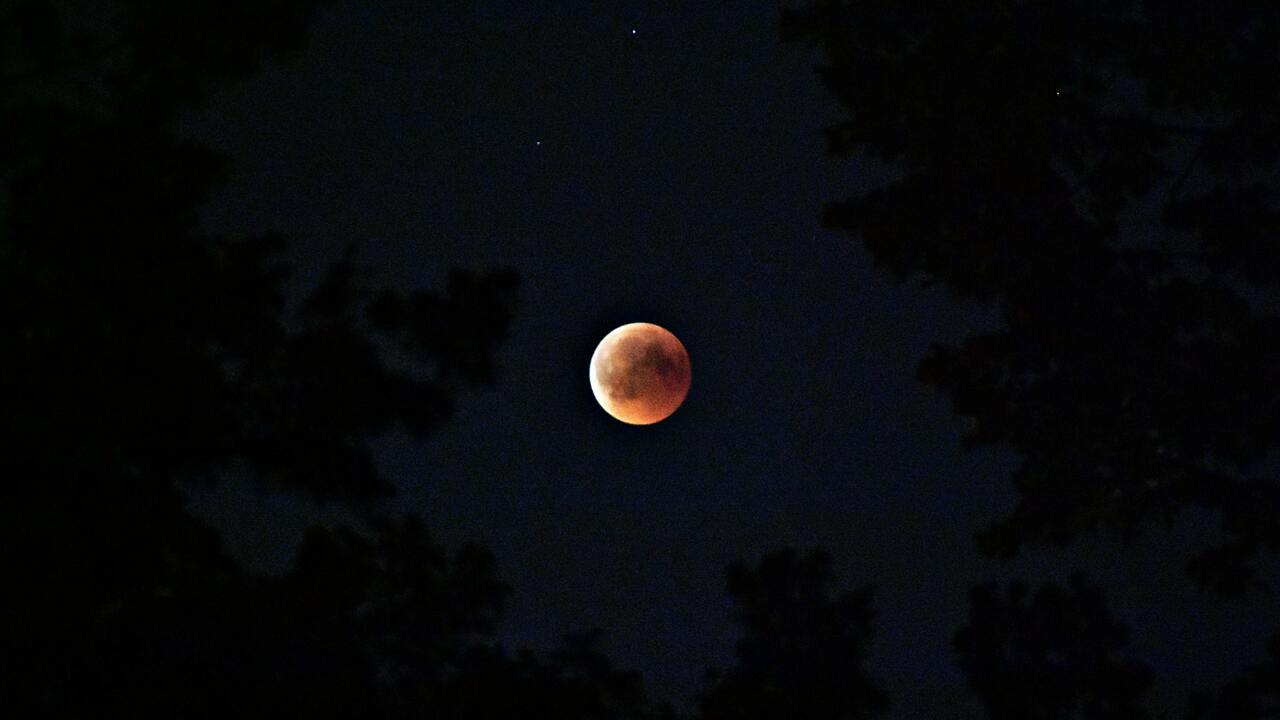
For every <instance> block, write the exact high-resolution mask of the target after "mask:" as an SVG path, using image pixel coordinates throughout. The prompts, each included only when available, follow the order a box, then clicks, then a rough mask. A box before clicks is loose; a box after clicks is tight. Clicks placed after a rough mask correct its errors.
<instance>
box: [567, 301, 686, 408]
mask: <svg viewBox="0 0 1280 720" xmlns="http://www.w3.org/2000/svg"><path fill="white" fill-rule="evenodd" d="M589 374H590V377H591V392H593V393H595V396H596V402H598V403H600V407H602V408H604V411H605V412H607V413H609V414H610V415H612V416H614V417H615V418H617V419H619V420H621V421H622V422H624V423H629V424H631V425H652V424H653V423H656V422H658V421H660V420H664V419H666V418H667V417H669V416H670V415H671V413H673V412H675V411H676V408H678V407H680V403H682V402H684V398H685V396H686V395H688V394H689V381H690V379H691V378H692V373H691V372H690V368H689V353H688V352H687V351H686V350H685V349H684V345H683V344H681V343H680V340H679V339H678V338H677V337H676V336H675V335H672V334H671V333H670V332H669V331H667V330H666V329H665V328H662V327H659V326H658V325H654V324H652V323H643V322H639V323H629V324H627V325H623V326H622V327H619V328H616V329H614V330H613V331H612V332H610V333H609V334H608V335H605V336H604V339H603V340H601V341H600V344H599V345H597V346H596V351H595V353H593V354H592V355H591V370H590V373H589Z"/></svg>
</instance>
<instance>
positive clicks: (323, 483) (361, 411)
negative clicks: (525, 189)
mask: <svg viewBox="0 0 1280 720" xmlns="http://www.w3.org/2000/svg"><path fill="white" fill-rule="evenodd" d="M315 4H316V3H314V2H311V1H310V0H274V1H268V2H257V1H255V2H249V1H248V0H237V1H235V2H222V1H220V0H219V1H217V2H215V1H213V0H199V1H197V2H188V3H177V4H174V3H169V4H165V3H152V2H141V1H136V2H134V1H126V0H121V1H120V2H116V3H78V4H77V3H74V2H73V3H65V2H60V3H53V2H47V1H44V0H24V1H23V2H12V3H5V4H4V5H3V6H0V38H2V39H3V42H0V48H2V50H0V131H2V132H3V134H4V136H5V137H6V142H5V143H4V144H3V146H2V147H0V180H2V181H3V183H4V192H3V193H2V194H0V212H2V214H3V221H2V222H0V338H2V341H0V345H2V347H3V350H0V397H2V398H3V403H4V405H3V413H2V414H0V423H2V425H0V436H3V437H4V438H5V453H3V455H2V456H0V477H2V478H3V489H4V493H5V497H4V503H3V507H4V518H3V520H4V521H3V522H2V523H0V528H2V529H0V561H3V567H4V572H5V580H6V583H5V585H6V587H7V591H6V593H5V594H4V596H3V600H0V611H3V616H4V620H3V626H2V627H0V630H2V631H3V632H2V635H3V640H0V643H2V645H0V647H2V648H3V652H0V658H3V660H0V663H2V664H0V673H2V674H0V687H3V694H4V697H5V701H4V704H5V707H6V710H8V711H11V712H17V713H19V714H22V715H32V716H47V715H50V714H55V715H72V716H100V715H109V714H113V713H114V712H120V713H127V714H128V715H162V716H167V717H226V716H229V715H232V714H237V715H238V714H243V713H244V712H245V711H246V708H253V712H254V713H255V714H258V713H261V714H269V713H276V714H279V715H289V716H294V715H306V716H314V717H350V716H354V715H357V714H359V715H361V716H365V717H370V716H372V717H379V716H384V717H391V716H397V715H400V716H404V715H405V712H404V708H403V704H402V703H401V702H400V700H401V699H402V695H403V687H404V686H405V684H406V681H405V676H406V675H409V674H412V675H413V676H414V678H415V682H418V683H423V682H428V681H429V680H430V679H431V678H435V677H440V676H443V675H445V674H447V673H448V672H453V671H451V670H448V666H449V665H450V663H456V662H458V660H459V658H460V657H461V656H462V654H463V652H464V650H466V648H468V647H470V646H471V645H474V644H476V643H478V642H480V641H479V640H478V639H477V638H479V636H481V635H483V633H484V632H486V631H487V630H488V629H489V627H490V623H491V622H492V620H493V617H494V615H495V614H496V613H497V612H498V610H499V609H500V607H501V602H502V599H503V598H504V597H505V594H506V589H505V587H504V586H503V585H502V584H501V583H499V582H497V581H496V580H495V579H494V578H493V576H492V567H491V563H490V561H489V558H488V556H487V555H486V554H484V553H483V552H482V551H480V550H479V549H477V548H474V547H466V548H463V549H462V550H460V551H459V552H458V554H457V555H456V556H454V557H452V558H446V556H445V555H444V554H443V553H442V552H441V551H440V550H439V549H438V548H436V547H435V546H434V545H432V544H431V542H430V540H429V538H428V537H427V536H426V534H425V532H424V531H423V530H422V528H421V527H419V526H418V524H417V523H416V522H415V521H413V520H412V519H411V518H391V517H381V516H378V515H377V514H374V513H372V512H371V510H370V508H371V506H370V505H368V501H370V500H373V499H376V498H378V497H381V496H385V495H386V494H387V493H388V492H389V491H390V489H391V488H390V485H389V484H388V482H387V481H386V479H385V478H383V477H381V476H380V475H379V474H378V472H377V470H376V468H375V466H374V464H373V462H372V459H371V456H370V452H369V449H368V441H369V440H370V439H372V438H374V437H376V436H378V435H380V434H382V433H384V432H386V431H388V430H390V429H392V428H401V429H404V430H406V431H408V432H410V433H414V434H416V435H419V436H421V435H424V434H426V433H427V432H429V431H430V430H432V429H433V428H434V427H435V426H436V425H437V424H438V423H439V422H441V421H443V420H444V419H445V418H446V417H447V416H448V414H449V412H450V409H451V407H452V403H453V402H454V398H455V396H456V395H457V394H458V392H459V391H460V390H462V389H463V388H464V387H466V386H467V385H469V384H474V383H482V382H487V381H491V380H492V378H493V367H492V364H491V357H492V352H493V350H494V348H495V347H496V345H497V343H498V342H500V340H501V339H502V337H503V336H504V334H505V331H506V326H507V324H508V321H509V319H510V317H511V313H512V307H513V297H514V290H515V286H516V278H515V275H514V274H513V273H512V272H510V271H507V270H499V271H491V272H484V273H478V272H470V271H456V272H454V273H452V274H451V275H450V276H449V278H448V282H447V286H446V287H445V289H444V290H443V291H441V292H436V291H429V290H418V291H413V292H409V293H403V292H400V291H396V290H393V289H389V288H379V287H375V286H372V285H370V284H369V283H368V282H367V281H366V280H365V279H364V278H363V276H362V274H361V272H360V270H359V268H358V267H357V264H356V261H355V259H354V257H352V256H348V257H347V258H346V259H344V260H343V261H341V262H339V263H337V264H335V265H334V266H333V267H332V268H331V270H330V272H329V274H328V276H327V277H326V279H325V280H324V282H323V283H322V284H321V285H320V286H319V287H318V288H317V289H316V291H315V292H314V293H313V294H311V295H310V297H309V298H307V299H306V300H305V302H303V303H302V304H301V307H300V309H299V311H298V312H297V313H296V314H295V313H293V312H292V310H291V309H290V306H291V303H290V302H287V300H286V298H285V297H284V296H283V293H282V290H281V282H282V280H283V279H284V277H285V272H286V270H285V266H284V264H283V261H282V259H281V258H282V257H283V254H282V252H283V250H284V249H285V244H284V241H283V239H282V238H280V237H278V236H274V235H268V236H265V237H257V238H247V239H239V238H221V237H209V236H206V235H203V234H201V233H200V232H199V231H198V230H197V227H196V221H195V218H196V210H197V208H198V207H199V205H200V204H201V203H202V202H203V201H204V199H205V198H206V197H207V196H208V195H209V194H210V193H211V192H213V191H214V190H216V189H217V187H218V185H219V183H220V182H221V179H222V177H223V175H224V173H225V164H226V163H225V160H224V159H223V158H221V157H219V156H218V155H217V154H215V153H213V152H212V151H210V150H209V149H207V148H204V147H201V146H198V145H195V144H192V143H190V142H187V141H183V140H180V139H179V138H178V137H177V136H176V135H175V134H174V131H173V120H174V118H175V116H176V113H177V112H178V111H179V110H181V109H182V108H184V107H189V106H190V105H191V104H193V103H196V102H198V101H199V100H200V99H201V98H202V97H203V96H204V94H205V93H206V92H207V91H208V89H209V88H210V87H213V86H215V85H216V84H218V83H222V82H226V81H230V80H234V79H236V78H239V77H242V76H244V75H245V74H247V73H248V72H250V71H252V70H253V69H254V67H255V66H256V64H257V63H258V61H259V60H260V59H261V57H263V56H264V54H266V53H270V52H278V51H282V50H288V49H292V48H296V47H298V46H299V44H300V43H301V41H302V39H303V36H304V29H305V23H306V21H307V19H308V17H309V16H310V14H311V11H312V10H313V9H314V6H315ZM231 472H234V473H237V474H247V475H249V476H251V477H253V478H255V479H256V480H257V481H258V482H259V483H260V484H261V485H262V486H264V487H268V488H276V489H283V490H287V491H292V492H300V493H306V494H309V495H311V496H314V497H317V498H320V499H325V500H334V501H341V502H346V503H350V504H352V506H353V507H354V508H356V509H357V510H359V511H361V512H363V513H365V514H366V517H367V518H368V520H367V522H366V523H365V524H364V525H363V526H361V527H351V528H336V529H329V530H324V529H319V528H317V529H314V530H313V531H312V532H311V533H310V534H309V535H308V537H307V539H306V542H305V543H304V545H303V547H302V549H301V551H300V555H299V558H298V565H297V567H296V568H295V569H294V570H293V572H291V573H289V574H287V575H285V576H283V577H256V576H253V575H250V574H248V573H246V572H245V571H243V570H242V569H241V568H240V567H238V566H237V564H236V563H235V562H234V561H233V560H232V559H231V558H230V557H228V556H227V555H226V554H225V553H224V552H223V551H222V549H221V547H220V545H219V541H218V537H217V535H216V533H215V532H214V531H213V530H212V529H211V528H209V527H207V526H206V525H205V524H204V523H203V522H202V521H201V520H199V519H198V518H196V517H194V516H192V515H191V514H190V513H188V512H187V510H186V509H185V507H184V504H183V497H182V494H181V492H180V490H179V487H180V484H182V483H189V482H216V481H218V480H219V478H221V477H223V476H224V475H225V474H227V473H231ZM418 712H419V713H420V712H421V709H420V708H419V709H418Z"/></svg>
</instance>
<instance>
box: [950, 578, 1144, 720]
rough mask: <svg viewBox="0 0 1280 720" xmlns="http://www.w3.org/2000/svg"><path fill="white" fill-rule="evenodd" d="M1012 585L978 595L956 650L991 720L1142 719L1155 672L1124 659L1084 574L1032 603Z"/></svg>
mask: <svg viewBox="0 0 1280 720" xmlns="http://www.w3.org/2000/svg"><path fill="white" fill-rule="evenodd" d="M1027 594H1028V588H1027V586H1026V585H1025V584H1023V583H1014V584H1012V585H1010V587H1009V589H1008V590H1007V591H1006V592H1005V593H1004V594H1003V596H1002V594H1001V593H1000V591H999V589H998V588H997V587H996V586H995V585H994V584H986V585H980V586H978V587H977V588H975V589H974V591H973V598H972V600H973V604H972V608H971V611H970V618H969V624H968V625H966V626H965V627H963V628H962V629H961V630H960V631H959V632H958V633H957V634H956V640H955V645H956V650H957V652H958V653H959V656H960V665H961V667H962V668H963V669H964V672H965V675H967V676H968V678H969V685H970V687H972V688H973V690H974V692H976V693H977V695H978V697H980V698H981V699H982V701H983V702H984V703H985V704H986V706H987V710H988V712H989V713H990V717H991V718H992V719H993V720H1006V719H1007V720H1051V719H1058V718H1061V719H1066V718H1080V719H1081V720H1122V719H1129V720H1142V719H1143V718H1146V717H1147V714H1146V712H1145V711H1143V710H1142V708H1141V700H1142V698H1143V696H1144V695H1145V694H1146V692H1147V690H1148V689H1149V687H1150V685H1151V674H1150V672H1149V671H1148V670H1147V669H1146V668H1145V667H1143V666H1142V665H1141V664H1140V663H1138V662H1136V661H1133V660H1129V659H1126V658H1124V657H1123V656H1122V655H1121V654H1120V651H1121V650H1122V649H1123V648H1124V645H1125V642H1126V632H1125V630H1124V627H1123V626H1121V625H1119V624H1117V623H1115V622H1113V621H1112V620H1111V618H1110V616H1109V614H1108V613H1107V610H1106V607H1105V603H1104V601H1103V598H1102V593H1101V592H1100V591H1099V590H1098V589H1097V588H1094V587H1092V586H1090V585H1089V584H1088V583H1087V582H1085V580H1084V578H1083V577H1082V576H1079V575H1077V576H1074V577H1072V579H1071V586H1070V587H1069V588H1061V587H1058V586H1057V585H1047V586H1046V587H1044V588H1042V589H1041V590H1040V591H1038V592H1037V593H1036V594H1035V595H1034V596H1033V597H1030V598H1028V596H1027Z"/></svg>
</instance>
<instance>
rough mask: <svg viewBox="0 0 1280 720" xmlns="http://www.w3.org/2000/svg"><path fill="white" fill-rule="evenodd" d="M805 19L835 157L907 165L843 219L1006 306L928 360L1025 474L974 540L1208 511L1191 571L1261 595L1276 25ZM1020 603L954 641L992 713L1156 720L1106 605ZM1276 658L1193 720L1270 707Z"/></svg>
mask: <svg viewBox="0 0 1280 720" xmlns="http://www.w3.org/2000/svg"><path fill="white" fill-rule="evenodd" d="M793 5H795V6H797V7H796V9H792V10H789V11H787V12H785V14H784V23H783V24H784V30H785V34H786V35H787V36H788V37H790V38H791V39H794V40H807V41H811V42H815V43H816V44H818V45H820V46H821V48H822V49H823V51H824V54H825V61H824V63H823V64H822V65H821V66H820V67H818V69H817V70H818V74H819V75H820V77H821V79H822V81H823V82H824V83H825V84H826V86H827V87H828V88H829V90H830V91H831V92H832V93H833V94H834V95H835V97H836V98H837V99H838V100H839V101H840V102H841V103H842V105H843V107H844V109H845V111H846V115H845V117H844V118H843V119H842V120H841V121H840V122H839V123H837V124H835V125H834V126H832V127H830V128H829V129H828V130H827V139H828V141H829V145H830V148H831V150H832V151H833V152H834V153H836V154H839V155H843V156H848V157H851V158H855V159H857V160H859V161H865V162H879V163H884V164H886V165H887V166H888V167H890V168H892V169H893V170H894V171H895V172H896V175H895V177H894V178H893V179H891V180H890V181H888V182H886V183H885V184H883V185H881V186H880V187H877V188H874V189H872V190H871V191H870V192H867V193H865V194H862V195H859V196H856V197H851V198H848V199H846V200H843V201H839V202H834V203H832V204H830V205H829V206H828V207H827V209H826V211H825V220H826V223H827V224H828V225H829V226H831V227H835V228H840V229H844V230H846V231H848V232H849V233H850V234H851V235H853V236H855V237H857V238H859V239H860V240H861V241H862V242H863V243H864V245H865V246H866V248H867V249H868V250H869V251H870V253H871V254H872V255H873V256H874V258H875V259H876V261H877V262H879V263H880V264H881V265H883V266H885V267H886V268H888V269H889V270H891V271H892V272H893V273H895V274H896V275H897V276H899V277H901V278H904V279H917V280H921V281H923V282H925V283H940V284H942V285H944V286H946V287H947V288H948V289H949V290H950V291H951V292H952V293H954V294H955V295H956V296H958V297H961V298H966V299H974V300H979V301H983V302H987V303H990V304H992V305H995V306H996V307H998V308H999V310H1000V312H1001V315H1002V318H1003V327H1002V328H1001V329H999V330H996V331H993V332H989V333H985V334H982V335H978V336H973V337H969V338H967V339H966V340H964V341H963V342H962V343H961V344H959V346H937V347H935V348H934V349H933V350H932V351H931V352H930V353H929V355H928V356H927V357H925V358H924V359H923V361H922V362H921V363H920V365H919V367H918V375H919V377H920V379H921V380H923V381H924V382H926V383H928V384H931V385H934V386H936V387H938V388H940V389H941V390H942V391H944V392H945V393H946V394H947V395H948V396H949V397H950V399H951V401H952V403H953V405H954V408H955V410H956V412H957V413H958V414H960V415H961V416H963V417H965V418H966V420H967V427H968V432H967V434H966V437H965V440H966V443H967V444H968V445H971V446H972V445H985V444H1000V445H1004V446H1006V447H1010V448H1012V449H1013V450H1015V451H1016V452H1017V453H1018V454H1019V455H1020V456H1021V458H1022V462H1021V466H1020V467H1019V468H1018V469H1017V470H1016V472H1015V473H1014V475H1013V478H1012V479H1013V483H1014V485H1015V487H1016V488H1017V490H1018V493H1019V498H1020V499H1019V503H1018V505H1017V507H1016V508H1015V509H1014V510H1013V511H1012V513H1011V514H1009V515H1008V516H1007V517H1005V518H1003V519H1002V520H1000V521H998V522H997V523H995V524H994V526H992V527H989V528H987V529H986V530H984V531H983V532H981V533H979V535H978V542H979V547H980V548H981V549H982V550H983V551H984V552H985V553H987V554H989V555H993V556H996V557H1003V558H1008V557H1012V556H1013V555H1015V554H1016V553H1018V552H1019V551H1020V550H1022V549H1023V548H1025V547H1028V546H1032V545H1035V544H1037V543H1043V542H1050V543H1055V544H1067V543H1069V542H1071V541H1072V540H1073V539H1074V538H1075V537H1077V536H1078V535H1080V534H1081V533H1085V532H1093V531H1099V530H1100V531H1103V532H1105V533H1108V534H1110V535H1111V536H1113V537H1115V538H1118V539H1120V540H1121V541H1123V542H1125V543H1128V542H1131V541H1133V540H1135V539H1136V538H1137V537H1138V536H1139V534H1140V533H1141V532H1142V531H1143V530H1144V528H1147V527H1148V526H1150V525H1152V524H1153V523H1171V522H1172V521H1173V519H1174V518H1175V517H1176V516H1177V515H1178V514H1179V513H1183V512H1185V511H1187V510H1188V509H1192V508H1198V509H1202V510H1207V511H1208V512H1209V513H1210V514H1212V515H1216V516H1217V517H1218V518H1219V519H1220V526H1221V535H1220V540H1219V541H1218V542H1217V543H1216V544H1215V545H1214V546H1211V547H1207V548H1203V549H1202V550H1201V551H1199V552H1197V553H1195V554H1194V555H1193V556H1192V557H1189V558H1177V559H1179V560H1182V561H1183V562H1185V564H1186V567H1187V569H1188V570H1189V573H1190V575H1191V577H1192V578H1193V579H1194V580H1195V581H1196V582H1197V583H1198V584H1199V585H1201V586H1202V587H1205V588H1209V589H1212V590H1214V591H1216V592H1218V593H1220V594H1222V595H1226V596H1230V595H1237V594H1240V593H1243V592H1246V591H1248V590H1250V589H1255V588H1257V587H1258V586H1260V585H1261V582H1260V580H1259V565H1260V564H1261V563H1263V562H1265V561H1267V560H1268V559H1273V558H1274V555H1271V554H1269V553H1273V552H1274V551H1275V550H1277V549H1280V484H1278V483H1277V480H1276V477H1275V474H1274V470H1275V468H1274V460H1275V457H1276V455H1275V453H1276V449H1277V443H1280V386H1278V385H1277V384H1276V382H1275V368H1276V367H1277V366H1278V365H1280V317H1277V314H1276V312H1277V308H1278V307H1280V305H1278V304H1277V300H1278V297H1277V295H1276V290H1277V282H1278V281H1280V242H1278V240H1280V202H1278V195H1277V181H1280V85H1277V84H1276V83H1275V81H1274V78H1276V77H1277V76H1280V5H1277V4H1276V3H1274V2H1266V1H1264V0H1232V1H1230V2H1225V3H1197V2H1163V3H1151V2H1147V3H1139V2H1123V1H1122V2H1104V1H1102V0H1067V1H1065V2H1051V3H1041V2H1024V1H1023V0H989V1H988V0H983V1H982V2H950V3H933V2H912V1H908V2H901V1H899V0H815V1H811V2H800V3H796V4H793ZM1025 595H1026V589H1025V587H1022V586H1016V587H1014V588H1011V589H1010V591H1009V593H1008V595H1007V597H1005V598H1001V597H1000V596H999V595H998V593H996V592H995V590H994V589H993V588H990V587H985V586H984V587H981V588H979V589H978V590H977V591H976V593H975V596H974V598H973V601H974V617H973V620H972V623H971V625H970V626H969V627H968V628H966V629H965V630H964V631H962V632H961V634H960V636H959V638H958V641H957V646H958V648H959V650H960V653H961V657H962V661H963V663H964V665H965V668H966V670H967V672H968V673H969V676H970V680H971V683H972V685H973V687H974V689H975V690H976V691H977V692H978V694H979V695H980V696H981V697H982V698H983V700H984V701H985V702H986V704H987V706H988V708H989V710H990V711H991V714H992V716H993V717H1009V718H1024V717H1140V716H1141V713H1140V711H1139V710H1138V709H1137V704H1136V703H1137V701H1138V699H1139V698H1140V696H1141V694H1142V690H1143V689H1144V687H1145V683H1146V681H1145V679H1144V677H1145V676H1144V673H1143V672H1142V671H1141V670H1140V668H1139V667H1138V666H1136V665H1132V664H1126V663H1125V662H1123V661H1121V660H1119V659H1118V658H1117V657H1116V656H1115V655H1114V653H1115V651H1117V650H1118V649H1119V647H1120V645H1121V643H1122V641H1123V634H1122V633H1121V631H1120V628H1119V626H1117V625H1116V624H1114V623H1112V621H1111V620H1110V619H1109V618H1108V617H1107V616H1106V613H1105V612H1104V611H1103V609H1102V601H1101V597H1100V595H1099V594H1098V593H1097V591H1095V590H1093V589H1090V588H1087V587H1086V586H1084V585H1079V584H1077V585H1076V586H1074V588H1073V589H1072V590H1061V589H1057V588H1054V587H1050V588H1047V589H1045V590H1043V591H1042V592H1040V593H1039V594H1037V595H1036V596H1035V597H1034V598H1033V599H1031V600H1030V601H1029V602H1028V600H1027V599H1026V597H1025ZM1273 665H1274V663H1273V664H1272V665H1268V666H1264V667H1261V668H1258V669H1256V670H1255V671H1253V672H1251V673H1250V674H1248V675H1246V676H1245V677H1243V678H1242V679H1240V680H1239V681H1238V682H1236V683H1233V684H1231V685H1230V686H1228V687H1227V688H1225V689H1224V690H1223V691H1222V693H1221V694H1220V695H1218V696H1215V697H1213V698H1201V699H1200V701H1199V704H1198V706H1197V707H1198V710H1197V712H1198V713H1200V715H1198V716H1201V717H1261V716H1265V715H1262V714H1261V713H1264V712H1272V713H1274V712H1275V711H1276V710H1275V704H1274V702H1273V701H1274V698H1275V695H1274V693H1275V691H1274V689H1268V688H1274V687H1276V685H1275V684H1274V680H1275V677H1274V673H1273V672H1272V670H1273ZM1269 683H1270V684H1269ZM1269 702H1270V703H1272V704H1271V705H1269V706H1268V705H1267V703H1269ZM1263 708H1268V709H1266V710H1264V709H1263Z"/></svg>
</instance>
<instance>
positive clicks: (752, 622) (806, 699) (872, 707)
mask: <svg viewBox="0 0 1280 720" xmlns="http://www.w3.org/2000/svg"><path fill="white" fill-rule="evenodd" d="M830 564H831V560H830V557H829V556H828V555H827V554H826V553H824V552H822V551H813V552H810V553H808V554H806V555H800V554H798V553H797V552H796V551H795V550H794V549H785V550H782V551H780V552H778V553H775V554H773V555H770V556H768V557H766V558H764V559H763V560H761V561H760V564H759V566H758V567H756V568H747V567H746V566H744V565H742V564H741V563H739V564H735V565H734V566H732V567H731V568H730V569H729V583H728V586H729V594H730V595H731V596H733V598H734V600H735V602H736V604H737V606H738V612H739V617H738V621H739V623H740V624H741V625H742V626H743V637H742V639H741V640H740V641H739V642H738V651H737V655H738V662H737V664H736V665H734V666H733V667H732V668H731V669H729V670H728V671H726V672H723V673H712V674H711V676H710V679H711V680H712V685H711V687H710V688H709V689H708V690H707V692H706V694H705V695H704V697H703V698H702V702H701V709H702V717H703V718H705V720H720V719H721V718H724V719H726V720H727V719H728V718H735V719H736V720H751V719H753V718H759V719H760V720H764V719H765V718H794V719H795V720H819V719H829V720H852V719H854V718H870V717H875V716H877V715H881V714H883V713H885V712H886V711H887V710H888V707H889V700H888V697H887V696H886V695H885V693H884V691H883V690H881V689H880V688H879V686H878V685H876V683H875V682H874V681H872V680H871V679H870V678H868V677H867V676H866V675H865V674H864V672H863V669H862V661H863V656H864V653H865V651H866V645H867V642H868V640H869V639H870V637H871V618H872V610H871V607H870V603H871V590H870V589H869V588H863V589H860V590H857V591H852V592H845V593H841V594H839V595H836V596H834V597H833V596H832V595H831V588H830V585H831V575H830V570H829V567H830Z"/></svg>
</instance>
